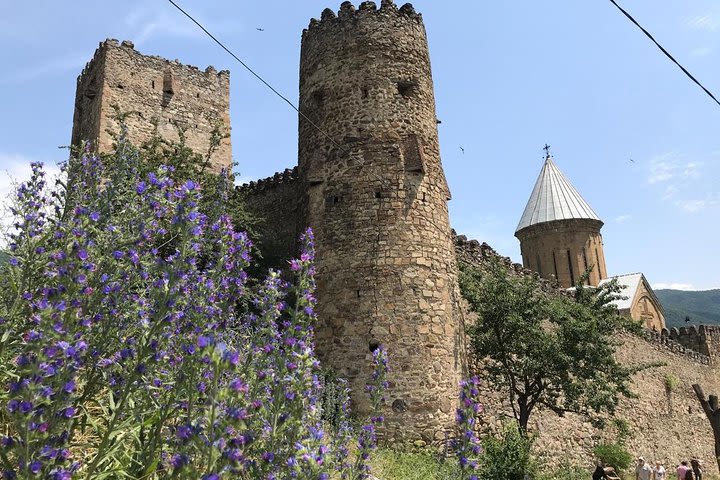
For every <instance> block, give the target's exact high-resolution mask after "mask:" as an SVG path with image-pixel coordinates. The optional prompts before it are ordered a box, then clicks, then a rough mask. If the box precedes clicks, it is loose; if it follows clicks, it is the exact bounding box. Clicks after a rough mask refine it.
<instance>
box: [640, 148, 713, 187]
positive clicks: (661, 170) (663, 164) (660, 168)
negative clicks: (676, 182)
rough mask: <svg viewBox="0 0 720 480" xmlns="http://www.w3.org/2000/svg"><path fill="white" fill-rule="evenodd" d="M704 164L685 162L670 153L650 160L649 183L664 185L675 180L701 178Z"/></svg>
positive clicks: (691, 161) (680, 157) (678, 156)
mask: <svg viewBox="0 0 720 480" xmlns="http://www.w3.org/2000/svg"><path fill="white" fill-rule="evenodd" d="M702 166H703V163H702V162H698V161H694V160H685V159H683V158H682V156H680V155H678V154H676V153H674V152H668V153H665V154H662V155H658V156H656V157H654V158H652V159H651V160H650V174H649V175H648V180H647V181H648V183H650V184H653V183H662V182H667V181H669V180H673V179H678V178H679V179H683V180H688V179H694V178H699V177H700V174H701V172H700V170H701V167H702Z"/></svg>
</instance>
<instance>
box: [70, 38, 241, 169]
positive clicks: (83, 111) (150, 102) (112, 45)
mask: <svg viewBox="0 0 720 480" xmlns="http://www.w3.org/2000/svg"><path fill="white" fill-rule="evenodd" d="M115 107H118V108H119V109H120V111H121V112H122V113H127V114H129V115H128V117H127V119H126V123H127V127H128V137H129V139H130V141H131V142H132V143H133V144H135V145H140V144H142V143H143V142H145V141H147V140H149V139H150V138H151V136H152V134H153V130H154V128H155V127H154V125H153V123H154V122H157V125H158V131H159V133H160V135H161V136H162V137H163V138H166V139H168V140H178V139H179V136H178V129H182V130H184V132H185V138H186V143H187V145H188V147H190V148H192V149H193V150H194V151H196V152H198V153H205V152H207V150H208V147H209V145H210V140H211V136H212V133H213V129H214V128H215V126H216V125H220V131H221V132H222V133H224V134H228V133H229V132H230V73H229V72H228V71H227V70H223V71H220V72H218V71H217V70H215V68H213V67H207V68H206V69H205V70H204V71H202V70H199V69H198V68H197V67H193V66H189V65H182V64H181V63H179V62H178V61H177V60H176V61H170V60H166V59H164V58H160V57H156V56H147V55H143V54H141V53H139V52H137V51H136V50H135V48H134V46H133V44H132V42H129V41H123V42H122V43H120V42H118V41H117V40H113V39H108V40H105V41H104V42H101V43H100V46H99V47H98V49H97V50H96V51H95V55H94V56H93V58H92V60H90V62H89V63H88V64H87V65H86V66H85V69H84V70H83V72H82V73H81V74H80V76H79V77H78V81H77V90H76V94H75V113H74V117H73V131H72V144H73V145H77V144H78V143H80V142H81V141H82V140H88V141H91V142H92V143H93V147H94V148H97V150H98V151H99V152H107V151H109V150H111V149H112V143H113V140H112V136H111V133H110V132H115V133H117V132H118V131H119V126H118V124H117V122H116V121H115V119H114V117H115ZM225 137H226V138H223V139H222V140H221V144H220V146H219V148H218V149H217V150H216V151H215V152H214V154H213V156H212V158H211V168H212V169H213V170H214V171H220V169H222V168H230V166H231V164H232V151H231V146H230V136H229V135H225Z"/></svg>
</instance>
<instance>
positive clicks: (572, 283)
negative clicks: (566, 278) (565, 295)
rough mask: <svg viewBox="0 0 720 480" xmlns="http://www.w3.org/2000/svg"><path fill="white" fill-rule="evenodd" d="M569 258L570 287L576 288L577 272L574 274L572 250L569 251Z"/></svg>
mask: <svg viewBox="0 0 720 480" xmlns="http://www.w3.org/2000/svg"><path fill="white" fill-rule="evenodd" d="M567 257H568V268H569V269H570V286H571V287H574V286H575V272H573V265H572V256H571V255H570V250H568V251H567Z"/></svg>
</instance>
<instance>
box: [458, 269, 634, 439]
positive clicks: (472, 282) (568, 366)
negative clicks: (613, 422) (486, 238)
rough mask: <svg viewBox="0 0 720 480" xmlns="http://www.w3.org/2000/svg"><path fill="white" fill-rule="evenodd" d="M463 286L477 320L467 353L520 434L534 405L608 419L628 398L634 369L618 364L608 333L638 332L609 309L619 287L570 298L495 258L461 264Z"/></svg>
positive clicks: (612, 284)
mask: <svg viewBox="0 0 720 480" xmlns="http://www.w3.org/2000/svg"><path fill="white" fill-rule="evenodd" d="M586 279H587V274H586V276H585V277H584V278H582V279H581V280H580V282H581V283H580V284H581V285H582V284H583V283H585V281H586ZM460 285H461V290H462V293H463V296H464V297H465V298H466V299H467V301H468V302H469V303H470V306H471V308H472V310H473V311H474V312H475V313H476V314H477V317H478V318H477V322H476V323H475V324H474V325H471V326H470V327H469V328H468V333H469V336H470V339H471V343H472V349H473V351H474V353H475V355H476V357H477V358H478V360H480V361H482V362H483V374H484V376H485V379H486V380H487V381H488V385H490V386H491V387H494V388H496V389H497V390H499V391H501V392H503V393H505V394H507V396H508V399H509V401H510V404H511V405H512V409H513V414H514V416H515V420H516V421H517V424H518V427H519V429H520V432H522V434H523V435H527V426H528V421H529V419H530V416H531V415H532V413H533V412H534V411H535V410H536V409H537V408H538V407H541V406H542V407H545V408H547V409H549V410H551V411H553V412H555V413H556V414H557V415H560V416H562V415H564V414H565V413H567V412H573V413H578V414H583V415H588V416H592V415H593V414H600V413H603V412H604V413H610V414H612V413H614V411H615V407H616V406H617V404H618V401H619V399H620V397H621V396H626V397H630V396H632V393H631V391H630V380H631V375H632V374H633V373H634V372H635V371H637V368H629V367H626V366H623V365H621V364H620V363H618V362H617V360H616V359H615V357H614V353H615V350H616V348H617V346H618V345H619V344H618V343H617V340H616V337H615V336H613V334H614V333H616V332H617V331H619V330H621V329H632V330H634V329H637V328H639V327H638V326H637V325H636V324H635V323H633V322H632V321H631V320H629V319H627V318H625V317H622V316H620V315H619V314H618V311H617V309H616V308H615V307H614V306H613V305H612V304H611V302H612V301H613V300H615V299H617V298H620V297H619V290H620V288H619V287H618V286H617V284H616V282H608V283H607V284H604V285H602V286H600V287H597V288H592V287H579V288H576V289H575V292H574V297H573V296H572V295H569V294H568V295H562V294H559V293H557V292H554V293H548V292H544V291H543V290H542V288H541V287H542V286H541V283H540V282H539V280H537V279H536V278H534V277H531V276H528V275H521V276H519V275H513V274H511V273H510V272H508V270H507V269H506V268H505V267H504V266H503V265H501V264H500V262H499V261H494V262H490V264H489V265H488V266H487V267H486V268H484V269H482V270H480V269H477V268H474V267H471V266H469V265H465V266H461V275H460Z"/></svg>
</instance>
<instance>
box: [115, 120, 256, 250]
mask: <svg viewBox="0 0 720 480" xmlns="http://www.w3.org/2000/svg"><path fill="white" fill-rule="evenodd" d="M113 108H115V113H114V116H113V119H114V120H115V121H117V122H118V124H119V125H120V130H121V131H120V132H112V131H110V132H109V133H110V134H111V135H112V136H113V138H114V139H115V149H116V151H117V149H118V148H121V149H123V150H124V151H123V152H119V151H117V154H115V155H106V156H105V157H104V158H103V160H104V161H105V162H106V163H107V164H108V165H109V166H111V167H112V166H113V165H112V163H113V161H115V160H116V159H117V158H119V157H120V155H127V156H132V157H135V158H136V159H137V162H136V172H137V174H138V175H139V176H140V177H145V176H147V175H148V174H149V173H151V172H156V171H158V169H159V168H160V167H163V166H167V167H169V170H170V173H169V175H170V177H171V178H172V179H173V180H175V181H176V182H184V181H185V180H188V179H191V180H193V181H195V182H198V183H199V184H200V185H202V187H203V196H202V198H201V199H200V205H199V209H200V211H201V212H203V213H205V214H206V215H207V216H208V218H209V219H210V220H215V219H217V218H220V216H221V215H228V216H230V218H231V219H232V221H233V224H234V225H235V226H236V228H238V229H241V230H244V231H246V232H248V234H249V235H250V236H251V237H253V236H254V235H253V234H254V233H255V232H254V227H255V226H256V224H257V222H258V220H257V219H256V218H254V217H253V216H252V215H251V214H250V213H249V212H248V210H247V209H246V208H245V206H244V201H243V199H242V198H241V196H240V195H238V194H237V193H236V191H235V188H234V180H235V175H234V173H233V172H232V166H234V165H236V164H235V163H233V165H231V166H230V170H229V171H222V172H217V171H214V170H213V169H212V168H211V165H212V160H213V156H214V155H215V154H216V153H217V150H218V148H219V147H220V144H221V142H222V141H223V140H224V139H225V138H227V137H228V136H229V135H228V133H227V128H226V126H225V125H224V124H223V123H222V121H219V120H218V121H214V123H213V129H212V130H211V132H210V142H209V143H208V148H207V150H206V151H205V152H196V151H194V150H193V149H191V148H190V147H189V146H188V145H187V139H186V136H185V129H184V128H183V127H182V126H180V125H178V124H174V127H175V130H176V132H177V135H178V140H168V139H166V138H164V137H162V136H161V135H160V132H159V130H158V121H157V119H152V120H151V122H152V124H153V135H152V136H151V137H150V139H149V140H148V141H147V142H145V143H143V144H142V145H140V147H139V148H135V147H134V146H133V145H131V144H129V143H128V142H119V141H118V140H119V139H120V138H121V137H122V136H123V135H125V133H126V127H125V125H126V119H127V117H128V116H131V115H135V112H122V111H120V110H119V109H118V108H117V107H115V106H114V107H113ZM124 161H127V160H126V159H124ZM115 170H119V169H115Z"/></svg>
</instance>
